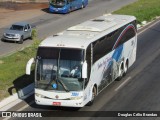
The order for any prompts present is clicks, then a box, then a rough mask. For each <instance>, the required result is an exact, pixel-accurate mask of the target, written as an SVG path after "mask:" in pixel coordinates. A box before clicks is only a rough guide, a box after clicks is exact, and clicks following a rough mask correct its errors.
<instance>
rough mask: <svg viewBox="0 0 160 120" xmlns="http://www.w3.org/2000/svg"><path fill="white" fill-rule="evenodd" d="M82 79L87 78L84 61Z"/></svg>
mask: <svg viewBox="0 0 160 120" xmlns="http://www.w3.org/2000/svg"><path fill="white" fill-rule="evenodd" d="M82 78H84V79H86V78H87V62H86V61H85V62H84V63H83V66H82Z"/></svg>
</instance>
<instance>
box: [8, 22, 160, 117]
mask: <svg viewBox="0 0 160 120" xmlns="http://www.w3.org/2000/svg"><path fill="white" fill-rule="evenodd" d="M159 66H160V20H159V21H158V22H157V23H156V24H154V25H152V26H150V27H148V28H147V29H146V30H145V31H140V32H139V34H138V46H137V60H136V62H135V64H134V65H133V66H132V67H131V68H130V69H129V71H128V74H127V75H126V76H125V77H124V78H123V79H122V80H121V81H115V82H113V83H112V84H111V85H110V86H108V87H107V88H106V89H105V90H104V91H102V92H101V93H100V94H99V95H98V96H97V97H96V99H95V102H94V104H93V106H91V107H89V106H85V107H83V108H81V109H79V111H90V112H88V113H87V112H86V113H87V114H88V117H65V119H66V120H75V119H80V120H88V119H89V120H90V119H91V120H92V119H93V120H94V119H96V120H97V119H98V120H101V119H106V118H104V117H102V116H101V115H100V116H99V114H98V113H96V112H91V111H97V112H98V111H160V96H159V95H160V87H159V86H160V74H159V73H160V72H159V71H160V67H159ZM33 99H34V97H33V96H31V97H30V99H28V100H26V101H24V102H22V103H20V104H18V105H17V106H15V107H13V108H11V109H10V110H13V111H15V110H17V111H34V112H36V111H49V110H51V111H57V112H58V111H61V112H66V111H67V112H69V115H73V114H74V113H73V110H74V109H73V108H61V107H58V108H57V107H52V106H38V105H36V104H35V103H34V102H32V101H33ZM91 113H93V115H95V114H96V115H97V116H99V117H96V118H93V117H91V116H90V115H89V114H91ZM113 113H114V112H113ZM87 114H85V115H86V116H87ZM104 114H108V113H107V112H106V113H105V112H104ZM55 115H57V114H56V113H55ZM69 115H68V116H69ZM47 116H53V115H51V114H47ZM16 119H17V118H16ZM47 119H53V118H51V117H49V118H47ZM54 119H56V120H59V119H63V118H60V117H56V118H54ZM114 119H117V120H124V117H120V118H116V117H107V120H114ZM126 119H127V120H128V119H129V120H146V119H147V120H159V118H157V117H149V118H146V117H130V118H126Z"/></svg>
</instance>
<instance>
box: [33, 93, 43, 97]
mask: <svg viewBox="0 0 160 120" xmlns="http://www.w3.org/2000/svg"><path fill="white" fill-rule="evenodd" d="M35 96H37V97H40V98H44V97H45V96H44V95H41V94H38V93H35Z"/></svg>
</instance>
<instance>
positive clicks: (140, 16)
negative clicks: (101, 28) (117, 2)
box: [113, 0, 160, 23]
mask: <svg viewBox="0 0 160 120" xmlns="http://www.w3.org/2000/svg"><path fill="white" fill-rule="evenodd" d="M113 13H114V14H125V15H134V16H135V17H136V18H137V21H138V23H141V22H142V21H151V20H154V19H155V18H156V17H157V16H160V0H138V1H137V2H135V3H133V4H130V5H128V6H125V7H123V8H122V9H120V10H117V11H115V12H113Z"/></svg>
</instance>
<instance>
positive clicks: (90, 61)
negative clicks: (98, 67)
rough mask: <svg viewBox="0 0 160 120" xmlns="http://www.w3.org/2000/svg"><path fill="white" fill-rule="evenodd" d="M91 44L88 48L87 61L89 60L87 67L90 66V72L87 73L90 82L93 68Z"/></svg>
mask: <svg viewBox="0 0 160 120" xmlns="http://www.w3.org/2000/svg"><path fill="white" fill-rule="evenodd" d="M91 54H92V53H91V44H90V45H89V46H88V48H87V50H86V60H87V65H88V69H87V70H88V71H87V74H88V75H87V77H88V80H89V78H90V74H91V66H92V58H91V57H92V55H91Z"/></svg>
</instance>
